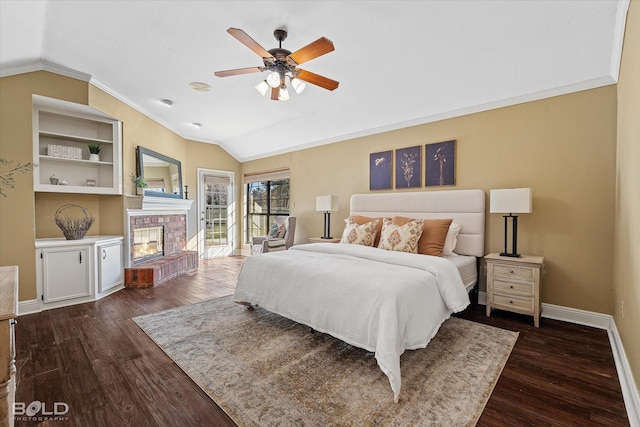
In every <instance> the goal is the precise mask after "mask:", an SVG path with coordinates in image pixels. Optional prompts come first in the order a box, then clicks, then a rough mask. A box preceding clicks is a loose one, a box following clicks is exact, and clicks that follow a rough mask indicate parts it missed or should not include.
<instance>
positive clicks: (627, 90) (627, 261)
mask: <svg viewBox="0 0 640 427" xmlns="http://www.w3.org/2000/svg"><path fill="white" fill-rule="evenodd" d="M625 31H626V33H625V38H624V48H623V52H622V64H621V69H620V80H619V82H618V155H617V158H618V166H617V171H616V172H617V173H616V177H617V185H616V204H615V206H616V210H615V245H614V265H613V267H614V276H613V284H614V287H613V293H614V303H615V309H614V318H615V321H616V326H617V328H618V331H619V333H620V336H621V338H622V343H623V345H624V348H625V352H626V354H627V358H628V360H629V364H630V366H631V369H632V370H633V373H634V378H635V381H636V384H640V333H639V332H638V325H640V3H638V2H637V1H633V2H631V4H630V6H629V12H628V15H627V25H626V30H625ZM623 303H624V310H623Z"/></svg>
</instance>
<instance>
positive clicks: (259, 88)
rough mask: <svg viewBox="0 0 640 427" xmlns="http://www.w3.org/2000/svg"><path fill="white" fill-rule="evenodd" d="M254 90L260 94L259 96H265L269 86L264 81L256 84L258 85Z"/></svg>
mask: <svg viewBox="0 0 640 427" xmlns="http://www.w3.org/2000/svg"><path fill="white" fill-rule="evenodd" d="M256 90H257V91H258V92H260V95H262V96H265V95H266V94H267V91H268V90H269V84H268V83H267V81H266V80H263V81H261V82H260V83H258V85H257V86H256Z"/></svg>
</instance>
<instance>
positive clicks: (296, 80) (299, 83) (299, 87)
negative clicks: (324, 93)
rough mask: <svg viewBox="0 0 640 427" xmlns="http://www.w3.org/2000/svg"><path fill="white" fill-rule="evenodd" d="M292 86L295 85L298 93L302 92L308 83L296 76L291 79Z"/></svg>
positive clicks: (294, 87)
mask: <svg viewBox="0 0 640 427" xmlns="http://www.w3.org/2000/svg"><path fill="white" fill-rule="evenodd" d="M291 86H293V89H294V90H295V91H296V93H297V94H301V93H302V91H303V90H304V88H305V87H307V84H306V83H305V82H303V81H302V80H300V79H299V78H297V77H296V78H293V79H291Z"/></svg>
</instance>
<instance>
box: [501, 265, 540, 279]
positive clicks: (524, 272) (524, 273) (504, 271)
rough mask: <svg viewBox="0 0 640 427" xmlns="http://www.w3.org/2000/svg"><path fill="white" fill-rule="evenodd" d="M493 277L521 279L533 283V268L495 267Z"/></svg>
mask: <svg viewBox="0 0 640 427" xmlns="http://www.w3.org/2000/svg"><path fill="white" fill-rule="evenodd" d="M493 275H494V276H499V277H508V278H510V279H519V280H527V281H530V282H532V281H533V268H529V267H514V266H510V265H499V264H495V265H494V266H493Z"/></svg>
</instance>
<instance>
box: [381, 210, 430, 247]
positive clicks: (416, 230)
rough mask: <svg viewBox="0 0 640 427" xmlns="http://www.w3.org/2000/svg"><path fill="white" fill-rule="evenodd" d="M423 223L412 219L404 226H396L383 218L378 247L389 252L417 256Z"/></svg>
mask: <svg viewBox="0 0 640 427" xmlns="http://www.w3.org/2000/svg"><path fill="white" fill-rule="evenodd" d="M423 223H424V221H423V220H421V219H414V220H413V221H410V222H407V223H406V224H405V225H397V224H394V223H393V222H392V221H391V219H389V218H383V219H382V234H381V236H380V244H379V245H378V247H379V248H380V249H386V250H389V251H398V252H409V253H412V254H417V253H418V241H419V240H420V236H422V226H423Z"/></svg>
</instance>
